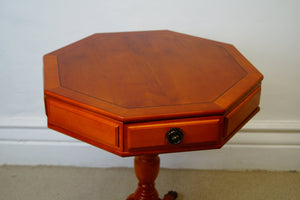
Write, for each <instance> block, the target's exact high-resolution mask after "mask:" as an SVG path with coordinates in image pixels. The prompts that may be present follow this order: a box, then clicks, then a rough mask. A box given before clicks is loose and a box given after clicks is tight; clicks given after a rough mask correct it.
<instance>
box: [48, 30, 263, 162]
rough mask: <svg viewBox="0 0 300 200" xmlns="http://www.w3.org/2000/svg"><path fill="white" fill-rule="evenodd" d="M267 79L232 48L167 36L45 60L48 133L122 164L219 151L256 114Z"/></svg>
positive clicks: (123, 37) (128, 37) (119, 39)
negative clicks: (147, 156) (151, 156)
mask: <svg viewBox="0 0 300 200" xmlns="http://www.w3.org/2000/svg"><path fill="white" fill-rule="evenodd" d="M262 79H263V76H262V74H261V73H260V72H259V71H258V70H257V69H256V68H255V67H254V66H253V65H252V64H251V63H250V62H249V61H248V60H247V59H246V58H245V57H244V56H243V55H242V54H241V53H240V52H239V51H238V50H237V49H236V48H235V47H234V46H233V45H231V44H226V43H222V42H217V41H212V40H208V39H203V38H199V37H195V36H190V35H186V34H181V33H177V32H173V31H168V30H160V31H136V32H121V33H98V34H94V35H91V36H89V37H86V38H84V39H82V40H80V41H77V42H75V43H72V44H70V45H67V46H65V47H63V48H61V49H58V50H56V51H53V52H51V53H49V54H47V55H45V56H44V94H45V106H46V114H47V116H48V126H49V128H52V129H54V130H57V131H60V132H62V133H65V134H67V135H70V136H72V137H75V138H77V139H80V140H82V141H85V142H87V143H90V144H92V145H94V146H97V147H100V148H102V149H105V150H107V151H110V152H112V153H115V154H118V155H120V156H132V155H141V154H153V153H168V152H180V151H191V150H200V149H211V148H220V147H221V146H222V145H224V144H225V143H226V142H227V141H228V140H229V139H230V138H231V137H232V136H233V135H234V134H235V133H236V132H237V131H238V130H239V129H240V128H241V127H242V126H243V125H244V124H245V123H247V121H248V120H250V119H251V118H252V117H253V116H254V115H255V114H256V113H257V112H258V110H259V101H260V93H261V81H262Z"/></svg>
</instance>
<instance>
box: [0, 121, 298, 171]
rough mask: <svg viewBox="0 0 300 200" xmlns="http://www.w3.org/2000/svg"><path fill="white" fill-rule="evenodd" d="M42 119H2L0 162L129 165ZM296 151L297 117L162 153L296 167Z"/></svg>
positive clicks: (254, 124)
mask: <svg viewBox="0 0 300 200" xmlns="http://www.w3.org/2000/svg"><path fill="white" fill-rule="evenodd" d="M43 120H44V119H43ZM43 120H41V119H32V120H29V119H27V121H26V120H20V121H19V120H6V121H5V120H0V121H1V123H0V165H4V164H8V165H63V166H80V167H133V158H121V157H118V156H116V155H114V154H111V153H108V152H105V151H103V150H101V149H98V148H96V147H93V146H91V145H88V144H85V143H83V142H80V141H78V140H75V139H72V138H70V137H68V136H65V135H63V134H58V133H56V132H55V131H52V130H49V129H47V128H46V126H45V120H44V121H43ZM299 155H300V121H255V120H252V121H251V122H250V123H249V124H248V125H247V126H246V127H245V128H244V129H242V130H241V131H240V132H239V133H238V134H237V135H236V136H235V137H233V138H232V139H231V140H230V141H229V143H228V144H226V145H225V146H224V147H223V148H222V149H219V150H206V151H195V152H184V153H173V154H162V155H160V157H161V167H165V168H192V169H227V170H257V169H259V170H284V171H287V170H296V171H300V156H299Z"/></svg>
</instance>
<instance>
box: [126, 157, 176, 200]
mask: <svg viewBox="0 0 300 200" xmlns="http://www.w3.org/2000/svg"><path fill="white" fill-rule="evenodd" d="M159 164H160V159H159V157H158V155H143V156H136V157H135V159H134V169H135V174H136V177H137V179H138V180H139V183H138V188H137V190H136V191H135V193H133V194H132V195H130V196H129V197H128V198H127V200H160V198H159V196H158V192H157V190H156V189H155V179H156V177H157V175H158V172H159ZM176 198H177V193H176V192H174V191H169V192H168V194H166V195H165V196H164V198H163V200H175V199H176Z"/></svg>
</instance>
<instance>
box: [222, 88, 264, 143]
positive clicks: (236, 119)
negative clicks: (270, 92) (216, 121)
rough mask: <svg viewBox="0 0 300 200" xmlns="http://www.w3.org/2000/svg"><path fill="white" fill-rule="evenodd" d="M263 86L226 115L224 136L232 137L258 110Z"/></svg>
mask: <svg viewBox="0 0 300 200" xmlns="http://www.w3.org/2000/svg"><path fill="white" fill-rule="evenodd" d="M260 92H261V87H258V88H257V89H256V90H255V91H254V92H252V93H251V94H250V95H249V96H248V97H247V98H246V99H245V100H244V101H243V102H242V103H241V104H240V105H238V106H237V107H236V108H235V109H233V110H232V111H231V112H230V113H229V114H228V115H226V116H225V124H226V125H225V127H226V128H225V131H224V136H223V137H224V138H225V139H226V138H228V137H231V136H232V135H233V134H234V133H236V132H237V131H238V130H239V129H240V128H241V127H242V125H244V124H245V123H246V122H247V121H248V120H249V119H250V118H251V117H252V116H253V114H252V113H254V114H255V113H256V112H257V111H258V106H259V101H260Z"/></svg>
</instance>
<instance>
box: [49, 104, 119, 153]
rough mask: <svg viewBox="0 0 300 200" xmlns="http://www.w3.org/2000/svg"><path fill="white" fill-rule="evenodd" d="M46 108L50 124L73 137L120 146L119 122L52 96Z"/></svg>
mask: <svg viewBox="0 0 300 200" xmlns="http://www.w3.org/2000/svg"><path fill="white" fill-rule="evenodd" d="M46 110H47V116H48V124H49V126H55V127H59V128H60V129H61V130H63V131H62V132H64V133H65V134H68V135H69V136H71V137H75V138H79V139H83V140H85V138H86V139H88V140H89V141H92V142H95V143H100V144H103V145H106V146H110V147H115V148H118V147H119V131H120V126H121V125H120V124H119V123H117V122H114V121H112V120H109V119H106V118H105V117H103V116H100V115H97V114H93V113H90V112H87V111H85V110H82V109H79V108H77V107H75V106H72V105H69V104H66V103H62V102H60V101H56V100H54V99H50V98H47V99H46ZM64 130H65V131H64Z"/></svg>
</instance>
